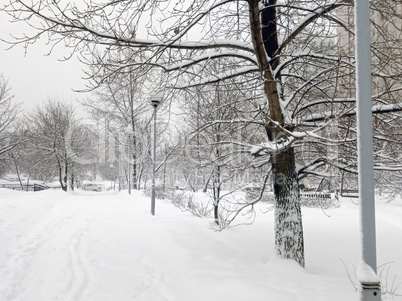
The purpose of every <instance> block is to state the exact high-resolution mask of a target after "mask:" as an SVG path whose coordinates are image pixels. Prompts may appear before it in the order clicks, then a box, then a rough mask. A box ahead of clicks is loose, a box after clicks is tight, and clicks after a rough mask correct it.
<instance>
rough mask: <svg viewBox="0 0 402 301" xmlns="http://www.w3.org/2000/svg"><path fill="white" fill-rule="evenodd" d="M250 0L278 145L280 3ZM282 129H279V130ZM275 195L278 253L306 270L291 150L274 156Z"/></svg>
mask: <svg viewBox="0 0 402 301" xmlns="http://www.w3.org/2000/svg"><path fill="white" fill-rule="evenodd" d="M261 2H262V1H260V0H249V18H250V32H251V39H252V42H253V47H254V51H255V55H256V57H257V61H258V65H259V68H260V71H261V75H262V77H263V79H264V83H263V85H264V92H265V95H266V97H267V104H268V108H269V111H268V112H267V115H266V132H267V135H268V139H269V140H270V141H272V142H275V140H277V139H278V138H280V137H281V136H282V137H286V133H285V132H282V130H281V127H284V128H286V127H287V126H286V124H285V118H284V115H283V112H282V108H281V104H280V101H281V100H280V95H279V93H278V85H280V82H279V81H280V78H279V77H278V76H277V77H275V76H274V74H275V69H276V68H277V66H278V65H279V63H280V62H279V53H277V51H278V49H279V47H278V32H277V15H276V6H275V5H276V0H267V1H264V4H263V6H262V5H261V4H262V3H261ZM278 125H279V126H278ZM271 165H272V173H273V181H274V191H275V201H276V204H275V249H276V252H277V254H278V255H279V256H280V257H281V258H286V259H293V260H295V261H296V262H298V263H299V264H300V265H301V266H303V267H304V264H305V261H304V240H303V226H302V218H301V210H300V193H299V185H298V178H297V173H296V164H295V154H294V150H293V148H291V147H290V148H288V149H286V150H284V151H281V152H280V153H277V154H273V155H272V156H271Z"/></svg>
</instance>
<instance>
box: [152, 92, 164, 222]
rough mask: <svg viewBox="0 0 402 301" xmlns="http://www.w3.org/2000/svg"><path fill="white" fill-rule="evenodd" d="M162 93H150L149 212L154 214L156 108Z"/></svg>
mask: <svg viewBox="0 0 402 301" xmlns="http://www.w3.org/2000/svg"><path fill="white" fill-rule="evenodd" d="M162 97H163V95H162V93H158V94H155V95H151V105H152V106H153V108H154V112H153V120H154V125H153V140H152V141H153V143H152V185H151V214H152V215H155V162H156V110H157V108H158V105H159V104H160V102H161V100H162Z"/></svg>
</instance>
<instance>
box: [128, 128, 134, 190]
mask: <svg viewBox="0 0 402 301" xmlns="http://www.w3.org/2000/svg"><path fill="white" fill-rule="evenodd" d="M126 133H127V135H128V139H127V140H128V143H127V161H128V165H127V170H128V177H127V182H128V193H129V194H131V135H133V134H134V130H133V127H132V126H131V124H129V125H128V126H127V128H126Z"/></svg>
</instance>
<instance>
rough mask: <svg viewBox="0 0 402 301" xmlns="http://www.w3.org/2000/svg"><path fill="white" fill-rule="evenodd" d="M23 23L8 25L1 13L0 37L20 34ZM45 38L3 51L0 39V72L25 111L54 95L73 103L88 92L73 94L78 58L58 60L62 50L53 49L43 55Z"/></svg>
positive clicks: (79, 76) (77, 82)
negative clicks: (27, 45) (49, 53)
mask: <svg viewBox="0 0 402 301" xmlns="http://www.w3.org/2000/svg"><path fill="white" fill-rule="evenodd" d="M28 30H29V27H28V26H24V24H22V23H21V24H18V25H15V24H10V22H9V21H8V20H7V19H6V15H5V14H0V38H2V39H9V35H10V34H17V35H19V34H21V33H22V32H24V31H28ZM45 42H46V41H44V40H43V41H39V42H38V43H37V44H34V45H32V46H30V47H29V48H28V52H27V53H26V54H25V49H24V48H23V47H22V45H18V46H16V47H14V48H13V49H11V50H7V51H6V50H5V49H6V48H7V47H8V45H7V44H5V43H3V42H0V73H2V74H3V76H4V77H5V78H6V79H8V81H9V85H10V87H11V93H12V94H13V95H14V96H15V99H14V101H15V102H17V103H23V104H24V108H25V109H27V110H30V109H32V107H34V106H36V105H39V104H41V103H42V101H44V100H46V99H48V98H49V97H50V98H58V99H63V100H66V101H72V102H73V103H75V102H76V100H77V99H82V98H85V97H88V96H89V95H88V94H83V93H76V92H74V91H73V89H75V90H77V89H82V88H84V86H85V81H84V80H82V76H83V72H82V71H81V69H82V67H83V66H82V65H81V64H80V63H79V62H78V60H76V59H75V60H70V61H67V62H60V61H59V60H60V59H61V58H63V49H62V48H61V47H59V48H57V49H56V51H55V52H54V53H53V54H51V55H50V56H46V55H45V54H46V53H47V52H48V51H49V47H48V46H46V45H45Z"/></svg>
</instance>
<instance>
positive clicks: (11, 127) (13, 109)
mask: <svg viewBox="0 0 402 301" xmlns="http://www.w3.org/2000/svg"><path fill="white" fill-rule="evenodd" d="M12 99H13V96H12V95H11V91H10V86H9V84H8V81H7V80H6V79H5V78H4V76H3V75H1V74H0V161H2V160H4V159H5V158H6V156H7V154H8V153H9V152H10V151H11V150H12V149H13V148H15V147H16V146H17V145H18V144H19V143H20V142H21V137H19V136H18V135H17V124H18V123H17V114H18V113H19V106H18V105H16V104H13V103H12Z"/></svg>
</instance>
